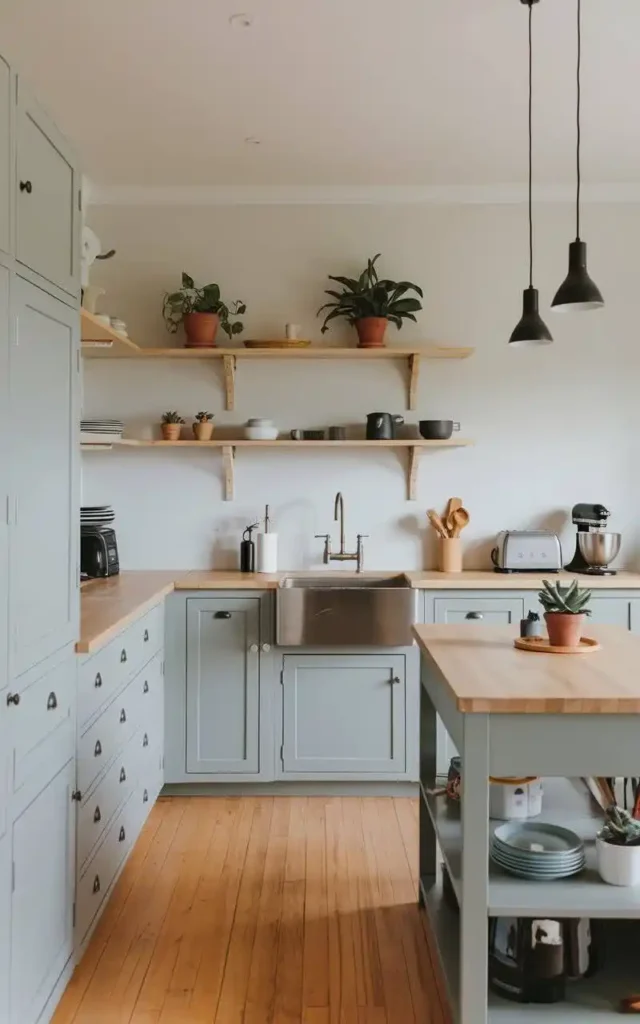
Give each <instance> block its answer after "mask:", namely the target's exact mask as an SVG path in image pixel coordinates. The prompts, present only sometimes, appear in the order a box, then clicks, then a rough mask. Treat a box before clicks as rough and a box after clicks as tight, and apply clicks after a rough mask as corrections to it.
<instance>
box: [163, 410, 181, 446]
mask: <svg viewBox="0 0 640 1024" xmlns="http://www.w3.org/2000/svg"><path fill="white" fill-rule="evenodd" d="M183 424H184V420H183V418H182V416H180V415H179V413H177V412H165V413H163V415H162V422H161V426H162V437H163V438H164V440H165V441H179V440H180V431H181V429H182V425H183Z"/></svg>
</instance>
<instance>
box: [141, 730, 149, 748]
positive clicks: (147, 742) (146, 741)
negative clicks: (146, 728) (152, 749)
mask: <svg viewBox="0 0 640 1024" xmlns="http://www.w3.org/2000/svg"><path fill="white" fill-rule="evenodd" d="M142 746H143V747H148V746H149V737H148V736H147V734H146V732H145V734H144V738H143V740H142Z"/></svg>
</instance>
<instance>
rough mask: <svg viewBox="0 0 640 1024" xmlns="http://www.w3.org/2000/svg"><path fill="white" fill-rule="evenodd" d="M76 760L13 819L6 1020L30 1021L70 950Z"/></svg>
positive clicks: (15, 1023)
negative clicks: (73, 797) (9, 1006)
mask: <svg viewBox="0 0 640 1024" xmlns="http://www.w3.org/2000/svg"><path fill="white" fill-rule="evenodd" d="M74 779H75V765H74V762H73V761H69V762H68V764H67V765H66V767H64V768H63V769H62V771H61V772H59V773H58V774H57V775H56V776H55V778H53V779H52V780H51V782H50V783H49V784H48V786H46V787H45V789H43V791H42V792H41V793H40V795H39V796H37V797H36V798H35V800H34V801H33V802H32V803H31V804H29V806H28V807H27V808H26V809H25V810H24V811H23V813H22V814H21V815H20V817H19V818H18V819H17V821H16V822H15V823H14V825H13V874H14V878H13V896H12V912H11V1024H32V1022H34V1021H36V1020H37V1019H38V1016H39V1014H40V1012H41V1010H42V1008H43V1006H44V1004H45V1003H46V1001H47V999H48V998H49V996H50V995H51V992H52V991H53V989H54V987H55V984H56V982H57V980H58V978H59V977H60V975H61V973H62V971H63V970H64V967H65V965H66V963H67V961H68V960H69V957H70V956H71V954H72V952H73V894H74V876H75V861H74V837H75V814H74V807H75V805H74V803H73V802H72V799H71V794H72V792H73V788H74Z"/></svg>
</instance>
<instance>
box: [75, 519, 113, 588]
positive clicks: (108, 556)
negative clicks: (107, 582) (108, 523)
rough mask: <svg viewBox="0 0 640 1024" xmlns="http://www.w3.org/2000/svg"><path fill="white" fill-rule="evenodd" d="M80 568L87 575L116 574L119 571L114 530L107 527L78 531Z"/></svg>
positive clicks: (84, 528) (85, 528)
mask: <svg viewBox="0 0 640 1024" xmlns="http://www.w3.org/2000/svg"><path fill="white" fill-rule="evenodd" d="M80 570H81V572H82V573H85V574H86V575H87V576H91V577H93V578H95V577H97V576H117V575H118V573H119V572H120V564H119V562H118V545H117V543H116V535H115V531H114V530H111V529H109V528H107V527H95V528H93V529H91V528H87V527H83V529H82V530H81V531H80Z"/></svg>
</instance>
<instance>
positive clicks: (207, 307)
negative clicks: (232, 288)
mask: <svg viewBox="0 0 640 1024" xmlns="http://www.w3.org/2000/svg"><path fill="white" fill-rule="evenodd" d="M246 311H247V307H246V304H245V303H244V302H242V301H241V300H240V299H237V300H236V301H235V302H231V303H229V305H227V303H225V302H223V301H222V299H221V298H220V287H219V285H217V284H205V286H204V288H197V287H196V285H195V283H194V280H193V278H192V277H189V275H188V274H185V273H184V271H183V272H182V287H181V288H180V290H179V291H177V292H167V293H166V295H165V297H164V301H163V304H162V315H163V317H164V322H165V324H166V325H167V330H168V331H170V332H171V334H175V332H176V331H177V330H178V326H179V324H181V323H182V320H183V319H184V317H185V315H186V314H187V313H217V314H218V316H219V317H220V326H221V328H222V330H223V331H224V332H225V334H227V335H228V336H229V337H230V338H231V337H233V335H234V334H241V333H242V331H243V330H244V325H243V323H242V321H241V320H238V319H237V317H240V316H243V315H244V314H245V313H246Z"/></svg>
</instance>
